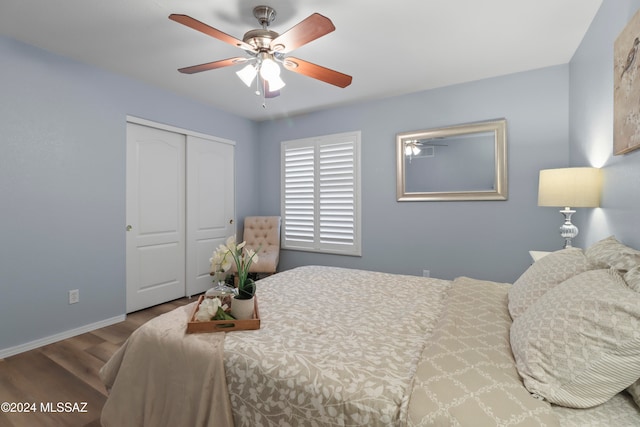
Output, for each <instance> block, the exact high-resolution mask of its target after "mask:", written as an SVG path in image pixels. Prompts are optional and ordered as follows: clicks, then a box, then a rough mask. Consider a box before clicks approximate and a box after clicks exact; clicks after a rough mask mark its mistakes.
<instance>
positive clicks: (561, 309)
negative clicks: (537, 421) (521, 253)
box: [510, 269, 640, 408]
mask: <svg viewBox="0 0 640 427" xmlns="http://www.w3.org/2000/svg"><path fill="white" fill-rule="evenodd" d="M510 338H511V347H512V350H513V355H514V358H515V360H516V368H517V369H518V373H519V374H520V376H521V377H522V379H523V382H524V385H525V387H526V388H527V389H528V390H529V391H530V392H531V393H533V394H534V395H537V396H540V397H543V398H544V399H545V400H547V401H549V402H551V403H555V404H557V405H561V406H567V407H571V408H589V407H592V406H596V405H599V404H601V403H604V402H606V401H607V400H609V399H610V398H611V397H613V396H614V395H615V394H617V393H619V392H620V391H622V390H624V389H625V388H627V387H629V386H630V385H631V384H633V383H634V382H635V381H636V380H638V378H640V294H638V293H637V292H634V291H633V290H631V289H630V288H629V287H628V286H627V285H626V283H625V282H624V280H623V279H622V277H621V276H620V274H619V273H618V271H617V270H615V269H608V270H605V269H601V270H590V271H586V272H584V273H582V274H579V275H577V276H574V277H572V278H571V279H569V280H567V281H565V282H563V283H561V284H559V285H558V286H556V287H554V288H553V289H551V290H549V291H548V292H547V293H546V294H544V295H543V296H542V297H540V299H538V300H537V301H536V302H535V303H534V304H532V305H531V307H529V309H528V310H527V311H526V312H525V313H523V314H522V315H521V316H520V317H518V318H517V319H516V320H515V321H514V322H513V324H512V326H511V331H510Z"/></svg>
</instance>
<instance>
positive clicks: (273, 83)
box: [267, 76, 286, 91]
mask: <svg viewBox="0 0 640 427" xmlns="http://www.w3.org/2000/svg"><path fill="white" fill-rule="evenodd" d="M267 81H268V82H269V90H271V91H276V90H280V89H282V88H283V87H285V85H286V83H285V82H284V80H282V79H281V78H280V76H275V77H272V78H270V79H269V80H267Z"/></svg>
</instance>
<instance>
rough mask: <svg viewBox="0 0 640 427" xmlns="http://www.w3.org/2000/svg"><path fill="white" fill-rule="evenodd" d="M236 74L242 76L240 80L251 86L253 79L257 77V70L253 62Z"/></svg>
mask: <svg viewBox="0 0 640 427" xmlns="http://www.w3.org/2000/svg"><path fill="white" fill-rule="evenodd" d="M236 74H237V75H238V77H240V80H242V81H243V82H244V84H246V85H247V87H251V83H252V82H253V79H255V78H256V74H257V71H256V67H254V66H253V64H247V65H246V66H245V67H243V68H242V69H241V70H240V71H237V72H236Z"/></svg>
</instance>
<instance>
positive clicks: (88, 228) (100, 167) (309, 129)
mask: <svg viewBox="0 0 640 427" xmlns="http://www.w3.org/2000/svg"><path fill="white" fill-rule="evenodd" d="M638 8H640V0H605V1H604V3H603V6H602V7H601V10H600V11H599V13H598V15H597V16H596V19H595V20H594V22H593V24H592V26H591V28H590V30H589V32H588V33H587V35H586V37H585V39H584V41H583V43H582V45H581V46H580V48H579V50H578V52H577V53H576V55H575V56H574V58H573V60H572V61H571V63H570V64H569V65H564V66H557V67H550V68H545V69H541V70H534V71H529V72H525V73H518V74H513V75H508V76H503V77H498V78H494V79H487V80H482V81H478V82H472V83H467V84H461V85H455V86H450V87H446V88H442V89H436V90H430V91H425V92H419V93H414V94H411V95H406V96H400V97H395V98H389V99H386V100H381V101H375V102H367V103H362V104H357V105H352V106H348V107H342V108H335V109H331V110H327V111H323V112H318V113H313V114H308V115H302V116H296V117H291V118H288V119H282V120H274V121H268V122H262V123H252V122H249V121H247V120H245V119H242V118H239V117H236V116H233V115H230V114H227V113H224V112H221V111H219V110H215V109H212V108H210V107H207V106H204V105H201V104H197V103H194V102H192V101H188V100H185V99H183V98H180V97H177V96H175V95H173V94H170V93H167V92H164V91H161V90H158V89H156V88H152V87H150V86H147V85H145V84H142V83H139V82H135V81H133V80H130V79H127V78H124V77H122V76H118V75H114V74H111V73H108V72H105V71H101V70H98V69H96V68H93V67H89V66H86V65H83V64H79V63H77V62H74V61H70V60H68V59H65V58H61V57H59V56H56V55H52V54H50V53H47V52H44V51H42V50H39V49H36V48H33V47H30V46H27V45H24V44H22V43H19V42H16V41H13V40H11V39H7V38H2V37H0V57H2V58H3V64H4V66H3V67H0V85H2V91H1V98H0V135H2V137H1V138H2V139H1V140H0V219H1V220H2V221H0V242H1V246H0V247H1V249H0V350H1V349H4V348H8V347H12V346H15V345H19V344H22V343H26V342H30V341H33V340H37V339H39V338H42V337H46V336H50V335H53V334H56V333H60V332H64V331H67V330H70V329H73V328H77V327H81V326H83V325H86V324H91V323H93V322H98V321H101V320H103V319H107V318H110V317H113V316H116V315H119V314H122V313H123V312H124V306H125V302H124V295H125V293H124V292H125V291H124V265H125V264H124V263H125V259H124V232H123V227H124V220H125V216H124V215H125V209H124V203H125V176H124V166H125V117H126V115H133V116H138V117H142V118H146V119H149V120H154V121H158V122H163V123H166V124H170V125H174V126H178V127H183V128H187V129H192V130H194V131H198V132H202V133H208V134H212V135H215V136H219V137H222V138H227V139H232V140H235V141H236V142H237V146H236V170H237V174H236V175H237V176H236V188H237V209H236V213H237V217H238V219H240V220H241V219H242V218H243V217H244V216H246V215H249V214H256V213H258V214H265V215H272V214H276V215H277V214H279V213H280V141H283V140H290V139H297V138H305V137H310V136H316V135H326V134H332V133H339V132H347V131H352V130H361V131H362V179H363V183H362V189H363V197H362V211H363V218H362V219H363V227H362V231H363V239H362V243H363V256H362V257H340V256H333V255H317V254H313V253H305V252H293V251H283V253H282V261H281V268H283V269H287V268H291V267H295V266H297V265H302V264H308V263H312V264H326V265H336V266H348V267H357V268H366V269H372V270H379V271H389V272H397V273H408V274H421V272H422V269H423V268H427V269H430V270H431V274H432V276H435V277H442V278H453V277H456V276H459V275H468V276H472V277H476V278H481V279H483V278H484V279H490V280H499V281H509V282H510V281H513V280H515V278H517V277H518V275H519V274H520V273H521V272H522V271H523V270H524V269H525V268H526V267H527V266H528V265H529V263H530V259H529V257H528V254H527V251H528V250H531V249H535V250H554V249H558V248H559V247H560V246H561V245H562V240H561V239H560V237H559V235H558V233H557V228H558V226H559V225H560V222H561V216H560V214H559V213H558V212H557V210H556V209H555V208H540V207H538V206H537V203H536V202H537V179H538V171H539V170H540V169H544V168H553V167H564V166H567V165H569V164H571V165H576V166H581V165H584V164H595V165H597V166H601V165H604V166H605V178H606V179H605V190H604V197H603V208H602V209H599V210H593V211H591V212H586V211H581V212H578V215H577V219H578V221H579V225H580V227H581V234H580V236H578V240H577V243H578V244H582V245H586V244H588V243H590V242H592V241H595V240H596V239H599V238H602V237H606V236H607V235H609V234H616V235H617V236H618V237H619V238H620V239H621V240H623V241H624V242H625V243H627V244H629V245H632V246H635V247H640V227H638V226H637V224H638V209H639V207H640V191H638V188H640V151H637V152H633V153H631V154H628V155H625V156H615V157H613V156H611V145H612V141H611V138H612V136H611V135H612V123H613V120H612V114H613V90H612V87H613V74H612V73H613V70H612V67H613V65H612V52H613V40H614V39H615V38H616V36H617V34H618V33H619V32H620V31H621V30H622V28H623V27H624V26H625V25H626V23H627V22H628V20H629V19H630V18H631V17H632V16H633V14H634V13H635V11H636V10H637V9H638ZM7 64H8V65H7ZM345 90H348V88H347V89H345ZM501 117H504V118H506V119H507V122H508V159H509V200H508V201H504V202H403V203H398V202H396V198H395V197H396V196H395V149H394V138H395V134H396V133H398V132H405V131H410V130H418V129H425V128H429V127H439V126H445V125H452V124H458V123H465V122H471V121H479V120H486V119H493V118H501ZM598 163H600V164H598ZM240 225H241V223H240V224H239V226H240ZM75 288H78V289H80V295H81V301H82V302H81V304H77V305H73V306H70V305H68V304H67V295H66V291H67V290H68V289H75Z"/></svg>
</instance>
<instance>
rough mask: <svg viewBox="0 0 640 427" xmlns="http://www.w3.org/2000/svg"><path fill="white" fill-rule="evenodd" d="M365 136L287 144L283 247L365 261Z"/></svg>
mask: <svg viewBox="0 0 640 427" xmlns="http://www.w3.org/2000/svg"><path fill="white" fill-rule="evenodd" d="M359 151H360V132H351V133H345V134H338V135H328V136H323V137H318V138H308V139H302V140H296V141H285V142H283V143H282V215H281V216H282V247H283V248H284V249H298V250H308V251H316V252H328V253H338V254H345V255H360V254H361V251H360V157H359V156H360V154H359Z"/></svg>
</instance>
